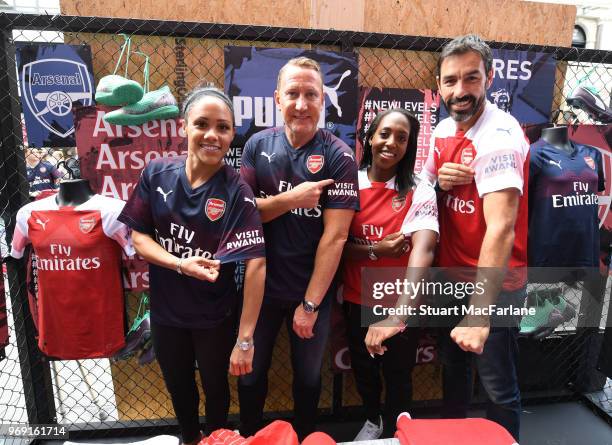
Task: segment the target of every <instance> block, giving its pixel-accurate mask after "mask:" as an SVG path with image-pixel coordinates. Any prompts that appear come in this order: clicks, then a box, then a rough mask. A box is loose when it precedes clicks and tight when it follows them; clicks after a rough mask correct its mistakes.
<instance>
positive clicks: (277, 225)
mask: <svg viewBox="0 0 612 445" xmlns="http://www.w3.org/2000/svg"><path fill="white" fill-rule="evenodd" d="M274 96H275V100H276V104H277V105H278V106H279V107H280V109H281V111H282V114H283V118H284V121H285V124H284V126H283V127H279V128H272V129H269V130H264V131H261V132H259V133H257V134H255V135H254V136H253V137H251V138H250V139H249V141H247V143H246V145H245V148H244V154H243V157H242V168H241V172H240V173H241V176H242V177H243V178H244V180H245V181H246V182H247V183H248V184H249V185H250V186H251V188H252V189H253V192H254V194H255V196H256V197H257V207H258V209H259V212H260V215H261V219H262V222H263V223H264V224H263V225H264V234H265V239H266V259H267V262H268V275H267V277H266V289H265V294H264V303H263V305H262V310H261V314H260V318H259V321H258V323H257V328H256V330H255V344H256V345H257V349H256V351H255V358H254V360H253V372H252V373H251V374H249V375H248V376H243V377H242V378H241V379H240V382H239V395H240V417H241V422H242V426H241V432H242V434H243V435H244V436H247V435H251V434H253V433H254V432H255V431H257V429H259V428H260V427H261V423H262V414H263V407H264V403H265V399H266V395H267V389H268V381H267V374H268V370H269V368H270V361H271V357H272V349H273V347H274V343H275V340H276V336H277V334H278V331H279V329H280V327H281V325H282V324H283V323H285V324H286V326H287V329H288V332H289V338H290V345H291V363H292V367H293V399H294V404H295V409H294V412H295V421H294V427H295V429H296V431H297V433H298V436H299V437H300V438H303V437H305V436H306V435H308V434H309V433H310V432H312V431H313V430H314V428H315V421H316V414H317V406H318V402H319V395H320V392H321V363H322V360H323V353H324V350H325V344H326V341H327V336H328V333H329V317H330V308H331V300H332V294H333V292H334V286H333V283H332V281H333V277H334V275H335V273H336V269H337V267H338V262H339V261H340V257H341V255H342V249H343V247H344V243H345V242H346V239H347V236H348V229H349V226H350V223H351V220H352V218H353V214H354V211H355V210H357V209H358V207H359V198H358V185H357V165H356V163H355V158H354V154H353V152H352V150H351V149H350V148H349V147H348V146H347V145H346V144H345V143H344V142H342V141H341V140H340V139H338V138H337V137H335V136H334V135H333V134H331V133H330V132H328V131H326V130H321V129H319V128H317V123H318V121H319V117H320V115H321V113H322V112H323V107H324V104H325V100H324V93H323V78H322V74H321V68H320V67H319V64H318V63H317V62H315V61H313V60H311V59H308V58H305V57H300V58H297V59H292V60H290V61H289V62H287V64H285V66H284V67H283V68H281V70H280V72H279V75H278V84H277V89H276V91H275V93H274Z"/></svg>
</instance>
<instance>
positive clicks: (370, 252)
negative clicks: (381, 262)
mask: <svg viewBox="0 0 612 445" xmlns="http://www.w3.org/2000/svg"><path fill="white" fill-rule="evenodd" d="M368 258H369V259H371V260H372V261H376V260H377V259H378V257H377V256H376V254H375V253H374V244H370V245H369V246H368Z"/></svg>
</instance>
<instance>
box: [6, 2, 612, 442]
mask: <svg viewBox="0 0 612 445" xmlns="http://www.w3.org/2000/svg"><path fill="white" fill-rule="evenodd" d="M0 25H1V26H2V30H3V35H2V39H3V43H2V49H1V50H0V62H1V64H2V67H1V69H0V80H1V81H2V88H1V89H0V104H1V105H0V106H1V111H0V121H1V127H2V129H1V132H2V139H1V150H0V171H1V172H2V176H0V196H1V198H0V212H1V215H2V220H1V224H2V227H0V233H2V243H3V244H2V251H3V256H4V255H5V254H6V249H7V245H6V244H4V243H5V242H6V241H7V240H10V239H11V236H12V233H13V230H14V226H15V215H16V212H17V210H18V209H19V208H20V207H21V206H22V205H24V204H26V203H27V202H29V200H31V199H33V198H34V196H33V194H32V193H30V192H29V190H28V181H27V178H26V164H27V163H29V164H32V165H35V164H36V163H37V161H38V160H43V159H44V160H46V161H48V162H49V163H50V164H51V165H54V166H56V168H57V169H58V170H59V172H60V174H61V176H62V177H68V175H69V170H70V167H71V166H72V167H73V165H72V163H73V160H74V159H75V158H76V156H77V155H78V153H77V151H76V149H75V147H62V148H53V149H51V148H32V149H28V146H27V143H25V141H24V134H25V133H24V130H23V127H22V125H23V124H22V117H21V116H22V115H21V102H20V97H19V94H18V80H17V79H18V77H17V72H16V65H15V46H14V44H15V42H51V43H69V44H73V45H81V44H87V45H89V46H90V47H91V54H92V63H93V71H94V73H93V74H94V78H95V79H100V78H101V77H102V76H104V75H107V74H109V73H111V72H112V71H113V69H114V68H115V63H116V61H117V58H118V55H119V53H120V52H121V46H122V44H123V42H124V39H123V37H121V36H120V34H121V33H126V34H129V35H131V36H132V45H133V52H136V51H137V52H141V53H144V54H147V55H148V56H149V57H150V84H151V88H152V89H155V88H159V87H161V86H162V85H164V84H165V85H169V86H170V88H171V90H172V92H173V93H174V95H175V97H176V98H177V100H179V102H180V101H181V100H182V99H183V98H184V97H185V95H186V93H187V92H188V91H189V90H190V89H192V88H193V87H195V86H196V85H198V84H200V83H202V82H211V83H213V84H214V85H216V86H218V87H220V88H223V87H224V68H225V67H224V62H223V60H224V59H223V50H224V48H225V47H226V46H228V45H233V46H258V47H283V48H286V47H297V48H306V49H323V50H334V51H354V52H355V53H356V54H357V55H358V60H359V78H358V83H359V85H360V86H363V87H380V88H412V89H435V88H436V81H435V65H436V62H437V59H438V53H439V51H440V49H441V48H442V46H443V45H444V44H445V43H446V42H447V41H446V40H445V39H438V38H426V37H408V36H398V35H381V34H370V33H354V32H339V31H322V30H309V29H289V28H272V27H251V26H231V25H220V24H197V23H188V22H164V21H146V20H121V19H105V18H91V17H66V16H53V17H51V16H31V15H10V14H0ZM491 44H492V46H493V47H494V48H498V49H508V50H526V51H540V52H547V53H552V54H554V57H555V59H556V61H557V69H556V78H555V87H554V100H553V106H552V109H551V110H550V112H551V113H552V112H553V111H554V110H557V109H561V110H562V111H566V113H561V114H559V117H558V119H557V123H560V124H561V123H568V119H574V117H573V116H572V115H571V114H570V113H569V111H573V112H575V114H577V115H578V116H577V120H578V122H581V123H594V122H593V121H592V120H591V118H590V117H589V116H588V115H586V114H584V113H583V112H582V111H576V110H572V109H571V107H570V106H569V105H568V104H567V103H566V101H565V98H566V97H567V95H568V94H569V92H570V91H572V90H573V88H575V87H576V86H577V85H578V84H579V83H580V82H583V81H584V80H585V79H587V80H588V82H589V83H590V84H592V85H593V86H594V87H595V88H596V89H597V90H598V91H599V94H600V96H601V98H602V99H603V101H604V102H605V103H606V104H609V103H610V91H609V88H610V85H612V53H609V52H604V51H594V50H577V49H568V48H555V47H541V46H532V45H531V46H530V45H521V44H515V43H500V42H491ZM144 67H145V61H144V59H143V58H141V57H138V56H135V55H134V56H132V57H131V59H130V64H129V68H128V75H127V77H129V78H131V79H134V80H137V81H142V79H143V77H144V72H143V70H144ZM30 275H31V276H30V277H28V274H27V272H26V267H25V262H22V263H17V262H9V263H8V264H7V265H6V266H5V268H4V285H5V291H6V297H7V298H6V306H7V316H8V318H7V326H8V339H9V341H8V345H6V346H5V348H4V355H5V358H4V359H3V360H2V361H1V362H0V381H2V385H1V387H2V390H1V391H2V392H1V397H0V420H1V421H2V422H3V423H19V424H25V423H54V422H58V423H60V424H65V425H69V426H70V429H71V430H73V431H75V430H84V431H86V432H87V434H88V435H90V436H91V435H94V434H103V435H108V434H111V433H112V431H115V433H114V434H117V433H116V431H123V432H126V431H129V433H130V434H133V433H134V431H145V429H146V428H153V429H155V431H156V432H160V431H162V429H163V427H170V428H174V427H175V425H176V423H175V421H174V414H173V411H172V407H171V404H170V400H169V397H168V394H167V392H166V389H165V386H164V383H163V380H162V379H161V374H160V371H159V367H158V366H157V364H156V363H155V362H154V363H152V364H148V365H144V366H142V365H139V364H138V357H132V358H129V359H127V360H121V361H114V360H109V359H96V360H82V361H76V360H73V361H60V360H56V361H49V360H48V359H46V358H44V357H43V356H42V355H41V353H40V352H39V351H38V348H37V345H36V338H35V335H36V330H35V327H34V324H33V321H32V315H31V304H30V303H29V302H28V289H29V288H33V287H34V286H35V283H34V282H35V268H34V272H32V273H30ZM32 275H34V276H32ZM607 276H608V272H607V270H606V271H605V272H603V271H602V284H601V286H600V289H599V290H598V291H597V296H596V297H595V298H592V299H591V300H589V301H598V302H599V308H598V309H596V310H595V312H598V315H597V316H596V318H597V320H599V321H600V323H595V324H589V323H586V322H585V323H582V321H581V320H583V317H584V316H585V315H584V314H585V313H586V312H585V311H584V310H583V308H581V303H582V302H583V301H584V299H583V298H582V294H583V287H584V286H583V284H582V283H578V284H572V285H568V284H564V283H559V284H550V285H538V284H534V285H530V288H529V289H528V290H529V295H530V297H529V298H530V301H531V302H532V304H536V303H535V301H536V300H537V299H538V298H545V299H546V298H548V299H551V300H554V301H555V302H556V303H559V301H560V300H559V299H560V298H561V299H563V300H564V301H566V302H567V303H568V304H570V305H571V306H572V307H574V309H575V310H576V312H577V313H578V315H577V316H576V317H572V318H571V319H569V320H567V321H565V322H564V323H563V324H561V325H560V326H559V327H558V328H557V329H556V330H555V331H554V332H553V333H552V334H551V335H550V336H549V337H548V338H546V339H544V340H542V341H535V340H532V339H522V340H521V352H522V362H521V370H520V375H521V385H522V387H523V391H524V398H525V399H529V398H531V397H534V398H539V399H551V400H552V399H555V398H556V399H558V398H560V397H573V396H575V395H576V394H580V393H590V394H591V399H592V400H594V401H595V402H596V403H597V404H598V405H600V406H601V407H603V409H604V410H606V409H607V410H608V411H610V403H611V397H609V396H606V395H605V394H606V393H605V391H608V392H607V394H610V391H612V387H611V385H610V383H609V382H610V381H609V380H608V381H606V378H605V375H604V374H603V373H601V372H599V371H597V370H596V367H597V366H598V360H599V358H598V357H599V351H600V349H601V344H602V342H603V343H604V344H606V343H605V341H604V340H603V328H604V327H605V326H606V320H607V319H608V307H609V302H610V285H609V284H608V283H607V281H608V280H607ZM33 281H34V282H33ZM84 291H85V292H89V291H94V289H91V290H89V289H86V290H84ZM542 291H547V292H548V294H546V293H545V292H544V293H543V292H542ZM544 294H546V295H544ZM538 295H539V296H538ZM542 295H544V296H543V297H542ZM126 301H127V303H128V304H127V305H128V314H129V317H130V319H131V318H132V317H133V316H134V315H135V313H136V307H137V305H138V295H137V294H135V293H128V294H127V295H126ZM559 304H560V303H559ZM589 313H590V314H591V315H592V312H589ZM581 317H582V318H581ZM600 325H601V326H600ZM608 325H609V324H608ZM599 326H600V327H599ZM608 348H609V349H608V351H611V350H612V349H610V347H609V346H608ZM421 353H422V351H421ZM328 355H329V354H328ZM288 357H289V355H288V339H287V336H286V334H285V333H284V332H283V331H282V330H281V336H280V338H279V340H278V341H277V345H276V348H275V352H274V359H273V366H272V369H271V374H270V382H271V384H270V390H269V395H268V399H267V403H266V408H265V409H266V412H268V413H269V414H270V415H272V416H275V415H281V416H282V415H284V414H286V413H289V412H290V411H291V410H292V400H291V397H290V396H289V394H291V372H290V364H289V363H290V361H289V358H288ZM424 361H427V360H424ZM331 368H332V367H331V363H330V359H326V362H325V364H324V374H323V392H322V396H321V402H320V409H321V410H322V413H326V414H333V415H334V416H337V418H343V417H344V416H345V415H346V411H345V410H344V409H343V408H345V407H351V406H357V405H359V404H360V401H359V398H358V396H357V394H356V391H355V387H354V384H353V382H352V376H351V375H350V373H344V374H342V375H334V374H333V373H332V372H331ZM413 381H414V388H415V394H414V399H415V401H416V403H415V411H417V412H418V409H419V408H425V407H428V406H429V407H431V406H433V407H435V406H436V405H437V404H438V403H439V399H440V396H441V383H440V381H441V372H440V367H439V365H438V364H437V363H436V362H432V363H426V364H423V365H420V366H417V368H416V370H415V372H414V376H413ZM231 383H232V404H231V408H230V412H231V413H232V414H236V413H237V412H238V408H239V407H238V402H237V394H236V389H235V380H232V381H231ZM602 390H603V392H602ZM602 394H603V395H602ZM477 400H478V399H477ZM201 413H202V414H203V415H204V414H205V413H204V408H203V405H202V406H201Z"/></svg>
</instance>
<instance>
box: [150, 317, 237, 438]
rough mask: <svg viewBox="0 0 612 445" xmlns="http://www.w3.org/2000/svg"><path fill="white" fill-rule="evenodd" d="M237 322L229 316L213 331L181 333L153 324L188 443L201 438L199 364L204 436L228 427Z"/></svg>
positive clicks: (161, 362)
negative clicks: (197, 378)
mask: <svg viewBox="0 0 612 445" xmlns="http://www.w3.org/2000/svg"><path fill="white" fill-rule="evenodd" d="M234 321H235V318H234V316H230V317H228V318H227V319H226V320H224V321H223V322H222V323H221V324H220V325H219V326H216V327H214V328H210V329H182V328H175V327H169V326H163V325H160V324H157V323H153V322H151V333H152V337H153V346H154V348H155V355H156V356H157V361H158V363H159V366H160V368H161V371H162V374H163V377H164V381H165V382H166V387H167V388H168V392H169V393H170V397H171V399H172V406H173V407H174V412H175V414H176V418H177V420H178V423H179V426H180V428H181V435H182V439H183V442H185V443H188V442H191V441H193V440H195V439H197V438H198V436H199V434H200V420H199V404H200V396H199V392H198V388H197V385H196V379H195V367H194V364H195V361H196V360H197V363H198V370H199V372H200V378H201V379H202V387H203V389H204V394H205V395H206V401H205V409H206V428H205V430H204V431H205V434H210V433H211V432H212V431H215V430H217V429H219V428H225V426H226V423H227V414H228V411H229V404H230V392H229V384H228V380H227V375H228V367H229V358H230V355H231V352H232V349H233V347H234V344H235V338H236V333H235V322H234Z"/></svg>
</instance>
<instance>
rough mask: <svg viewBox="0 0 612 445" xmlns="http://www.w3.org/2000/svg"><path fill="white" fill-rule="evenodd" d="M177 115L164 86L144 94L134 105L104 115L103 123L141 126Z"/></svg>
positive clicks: (171, 98) (168, 90) (176, 110)
mask: <svg viewBox="0 0 612 445" xmlns="http://www.w3.org/2000/svg"><path fill="white" fill-rule="evenodd" d="M178 115H179V108H178V105H177V103H176V99H175V98H174V96H173V95H172V93H171V92H170V88H169V87H168V86H167V85H166V86H163V87H162V88H160V89H159V90H155V91H149V92H148V93H145V95H144V96H143V97H142V99H141V100H139V101H138V102H137V103H135V104H131V105H126V106H124V107H121V108H119V109H117V110H113V111H111V112H109V113H106V115H105V116H104V121H106V122H108V123H109V124H113V125H142V124H144V123H145V122H149V121H152V120H157V119H172V118H175V117H177V116H178Z"/></svg>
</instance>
